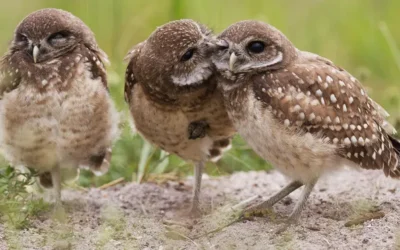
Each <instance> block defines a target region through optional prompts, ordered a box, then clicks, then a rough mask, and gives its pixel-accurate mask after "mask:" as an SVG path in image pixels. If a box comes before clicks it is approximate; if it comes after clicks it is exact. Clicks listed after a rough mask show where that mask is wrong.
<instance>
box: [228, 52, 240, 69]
mask: <svg viewBox="0 0 400 250" xmlns="http://www.w3.org/2000/svg"><path fill="white" fill-rule="evenodd" d="M237 59H238V56H237V55H236V54H235V52H232V54H231V56H230V57H229V70H230V71H233V67H234V66H235V63H236V61H237Z"/></svg>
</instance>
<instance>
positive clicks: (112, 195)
mask: <svg viewBox="0 0 400 250" xmlns="http://www.w3.org/2000/svg"><path fill="white" fill-rule="evenodd" d="M286 183H287V180H286V179H285V178H284V177H283V176H282V175H280V174H279V173H277V172H270V173H265V172H249V173H236V174H233V175H231V176H226V177H220V178H208V177H206V178H205V179H204V182H203V189H202V191H203V195H202V204H203V210H204V213H205V214H204V215H203V216H202V217H201V218H198V219H191V218H188V217H187V216H186V215H185V211H187V208H188V206H189V204H190V197H191V184H192V180H190V179H188V180H187V181H186V182H185V183H180V184H179V183H176V182H170V183H167V184H163V185H161V186H159V185H156V184H151V183H146V184H141V185H139V184H135V183H129V184H121V185H118V186H114V187H111V188H108V189H106V190H99V189H91V190H89V191H88V192H80V191H73V190H64V191H63V200H64V208H65V210H66V211H65V214H63V213H62V211H61V212H60V211H59V212H60V214H61V215H60V214H58V216H56V215H55V213H54V212H51V213H50V212H49V214H44V215H41V216H40V217H39V218H38V219H37V220H35V221H34V222H33V224H32V226H31V227H30V228H29V229H28V230H23V231H18V232H12V231H10V230H7V229H6V228H4V226H3V225H0V249H1V250H3V249H13V248H16V249H18V248H19V249H84V250H90V249H159V250H161V249H400V215H399V209H400V182H399V181H396V180H391V179H389V178H386V177H384V175H383V173H381V172H380V171H358V172H357V171H353V170H343V171H341V172H338V173H335V174H331V175H330V176H329V178H328V177H325V178H322V179H321V180H320V181H319V182H318V184H317V186H316V188H315V190H314V192H313V193H312V194H311V196H310V199H309V202H308V203H307V206H306V208H305V210H304V212H303V214H302V217H301V220H300V223H299V225H296V226H292V227H291V228H289V229H288V230H287V231H285V232H283V233H281V234H280V235H276V234H275V230H276V229H277V228H278V227H280V226H281V225H282V222H281V221H282V218H285V216H287V215H288V214H289V213H290V211H291V210H292V208H293V207H294V203H295V201H297V197H298V195H299V193H300V191H296V192H294V193H293V194H292V195H290V197H289V198H287V199H285V200H284V201H283V202H280V203H279V204H277V205H276V206H275V207H274V210H275V213H273V214H272V215H270V216H268V217H262V218H261V217H257V218H254V219H252V220H244V221H239V222H236V223H233V224H232V225H230V226H227V227H224V225H226V224H228V223H229V222H230V221H232V220H233V219H234V218H235V213H234V212H233V211H232V209H231V208H232V206H233V205H235V204H237V203H238V202H240V201H243V200H245V199H248V198H249V197H252V196H254V195H263V196H265V197H268V196H269V195H271V194H273V193H274V192H276V191H277V190H279V189H280V188H281V187H283V186H284V185H285V184H286ZM377 210H379V211H380V212H383V213H384V217H383V218H380V219H373V220H369V221H366V222H364V223H363V224H359V225H355V226H352V227H346V226H345V223H346V222H348V221H352V220H353V219H358V218H361V217H363V216H365V215H368V214H370V212H371V211H372V212H376V211H377ZM54 218H58V219H54ZM168 220H174V221H175V222H177V223H180V224H182V225H168ZM218 228H220V230H218V231H217V232H214V233H211V234H207V233H209V232H211V231H212V230H214V229H218ZM11 246H14V247H11ZM396 247H397V248H396Z"/></svg>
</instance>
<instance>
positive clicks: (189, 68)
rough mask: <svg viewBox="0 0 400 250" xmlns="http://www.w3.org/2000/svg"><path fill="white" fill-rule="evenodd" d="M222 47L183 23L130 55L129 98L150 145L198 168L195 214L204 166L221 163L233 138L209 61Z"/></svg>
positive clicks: (208, 33) (162, 30)
mask: <svg viewBox="0 0 400 250" xmlns="http://www.w3.org/2000/svg"><path fill="white" fill-rule="evenodd" d="M224 47H225V48H226V47H227V44H226V43H225V44H224V43H223V42H222V43H219V42H218V41H216V40H215V39H214V38H212V37H211V31H210V30H209V29H207V28H206V27H205V26H203V25H201V24H199V23H197V22H195V21H193V20H179V21H173V22H170V23H167V24H165V25H163V26H161V27H159V28H157V29H156V30H155V31H154V32H153V33H152V34H151V35H150V37H149V38H148V39H147V40H146V41H144V42H142V43H140V44H138V45H136V46H135V47H134V48H133V50H132V51H131V52H129V54H128V56H127V59H128V60H129V65H128V68H127V70H126V82H125V99H126V101H127V102H128V104H129V107H130V111H131V114H132V116H133V120H134V124H135V126H136V128H137V130H138V132H139V133H140V134H141V135H142V136H143V137H144V138H145V139H147V140H148V141H149V142H151V143H153V144H155V145H157V146H159V147H160V148H161V149H163V150H165V151H167V152H169V153H173V154H176V155H178V156H180V157H182V158H183V159H185V160H187V161H190V162H193V163H195V187H194V189H193V190H194V194H193V203H192V211H193V212H196V213H197V212H198V202H199V192H200V185H201V175H202V171H203V167H204V163H205V162H206V161H208V160H217V159H218V158H219V157H220V156H221V153H222V151H223V149H224V148H227V147H228V146H229V145H230V137H231V136H232V135H233V134H234V130H233V127H232V126H231V122H230V121H229V118H228V115H227V113H226V111H225V108H224V105H223V100H222V97H221V94H220V93H219V92H217V91H215V90H216V79H215V77H213V73H214V72H213V71H214V68H213V65H212V63H211V58H210V56H211V54H212V53H213V52H214V51H215V50H218V49H221V48H224Z"/></svg>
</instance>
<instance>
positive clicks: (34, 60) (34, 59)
mask: <svg viewBox="0 0 400 250" xmlns="http://www.w3.org/2000/svg"><path fill="white" fill-rule="evenodd" d="M32 56H33V62H34V63H36V62H37V58H38V56H39V47H38V46H37V45H35V46H34V47H33V51H32Z"/></svg>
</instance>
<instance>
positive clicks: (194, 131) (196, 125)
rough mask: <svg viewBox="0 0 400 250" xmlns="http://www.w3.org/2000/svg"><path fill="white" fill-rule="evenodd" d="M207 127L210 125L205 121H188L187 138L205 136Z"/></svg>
mask: <svg viewBox="0 0 400 250" xmlns="http://www.w3.org/2000/svg"><path fill="white" fill-rule="evenodd" d="M209 127H210V126H209V125H208V123H207V122H206V121H195V122H192V123H190V124H189V127H188V132H189V137H188V138H189V140H195V139H197V138H203V137H205V136H206V134H207V129H208V128H209Z"/></svg>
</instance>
